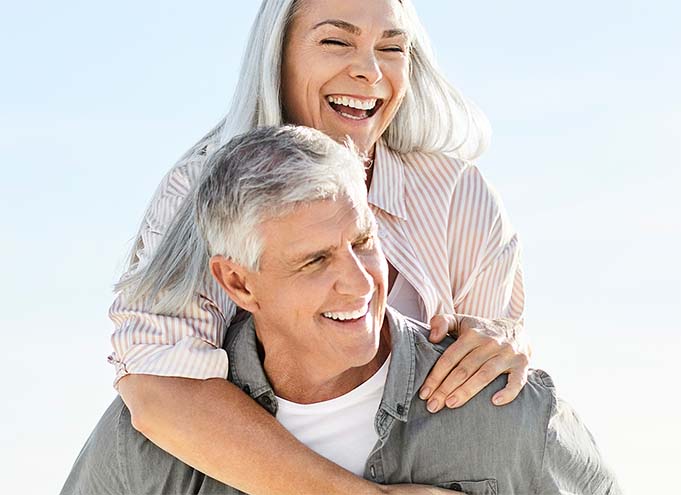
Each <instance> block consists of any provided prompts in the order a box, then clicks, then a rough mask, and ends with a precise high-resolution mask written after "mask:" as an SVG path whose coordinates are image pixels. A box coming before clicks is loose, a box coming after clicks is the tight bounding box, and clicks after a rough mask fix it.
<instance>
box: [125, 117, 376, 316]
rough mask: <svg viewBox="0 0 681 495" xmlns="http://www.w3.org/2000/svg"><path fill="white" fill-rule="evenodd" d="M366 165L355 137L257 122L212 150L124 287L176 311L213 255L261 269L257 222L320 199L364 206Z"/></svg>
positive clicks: (200, 282)
mask: <svg viewBox="0 0 681 495" xmlns="http://www.w3.org/2000/svg"><path fill="white" fill-rule="evenodd" d="M365 178H366V174H365V169H364V164H363V161H362V159H361V158H360V156H359V155H358V154H357V153H356V152H355V151H354V148H353V146H352V143H348V144H347V145H346V146H343V145H340V144H338V143H336V142H335V141H334V140H333V139H331V138H330V137H328V136H326V135H325V134H323V133H322V132H320V131H317V130H314V129H310V128H307V127H295V126H283V127H261V128H258V129H256V130H253V131H250V132H248V133H245V134H242V135H239V136H236V137H234V138H233V139H232V140H230V141H229V142H228V143H227V144H225V145H224V146H222V147H221V148H219V149H218V150H216V151H215V152H214V153H213V154H212V155H211V157H210V158H209V160H208V162H207V163H206V165H205V168H204V169H203V171H202V174H201V178H200V179H199V181H198V182H197V184H196V186H195V187H194V188H193V190H192V192H191V193H190V194H189V195H188V196H187V197H186V198H185V199H184V201H183V203H182V205H181V206H180V208H179V211H178V213H177V215H176V216H175V218H174V220H173V223H172V224H171V226H170V228H169V229H168V232H167V233H166V234H165V236H164V237H163V240H162V241H161V244H160V245H159V246H158V248H157V249H156V250H155V251H154V253H153V255H152V256H151V259H150V260H149V261H148V263H146V264H145V265H144V266H141V267H139V269H138V270H137V271H135V272H133V273H132V274H130V275H129V276H128V278H127V279H126V280H125V281H124V282H123V284H124V285H123V287H122V290H126V291H127V292H128V296H129V298H130V301H131V302H136V303H141V304H142V305H143V306H145V307H147V308H149V309H150V310H152V311H156V312H162V313H170V314H173V313H177V312H179V311H181V310H182V308H184V307H185V306H186V305H187V304H188V303H189V301H190V300H191V299H192V298H193V297H196V293H197V291H198V290H200V289H201V287H202V286H204V284H206V283H210V281H209V280H208V279H209V278H210V274H209V273H208V261H209V259H210V256H213V255H217V254H220V255H223V256H225V257H228V258H231V259H232V260H233V261H235V262H236V263H238V264H240V265H242V266H244V267H245V268H247V269H249V270H253V271H254V270H258V269H259V260H260V256H261V254H262V250H263V242H262V238H261V235H260V232H259V228H258V227H259V225H260V224H261V223H262V222H264V221H267V220H269V219H273V218H277V217H280V216H284V215H286V214H287V213H289V212H291V211H292V210H293V209H294V208H295V207H296V206H299V205H302V204H306V203H311V202H313V201H317V200H324V199H337V198H339V197H347V198H349V199H350V200H351V201H352V202H353V204H362V203H364V204H366V185H365Z"/></svg>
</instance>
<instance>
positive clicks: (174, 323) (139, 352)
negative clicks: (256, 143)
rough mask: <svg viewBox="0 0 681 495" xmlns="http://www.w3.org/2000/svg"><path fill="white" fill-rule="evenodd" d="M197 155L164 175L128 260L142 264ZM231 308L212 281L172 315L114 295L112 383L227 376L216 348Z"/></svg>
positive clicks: (184, 190)
mask: <svg viewBox="0 0 681 495" xmlns="http://www.w3.org/2000/svg"><path fill="white" fill-rule="evenodd" d="M202 158H203V157H194V158H192V159H189V160H186V161H185V162H180V163H178V165H176V166H175V167H174V168H173V169H172V170H171V171H170V172H169V173H168V175H167V176H166V177H165V179H164V180H163V181H162V183H161V185H160V186H159V188H158V190H157V191H156V194H155V195H154V197H153V199H152V201H151V203H150V205H149V207H148V208H147V211H146V213H145V215H144V218H143V221H142V225H141V227H140V231H139V234H138V236H137V240H136V244H135V252H134V257H133V261H134V262H136V263H138V264H141V265H143V264H144V263H145V261H146V260H147V258H148V256H149V255H150V254H151V253H152V252H153V251H154V250H155V249H156V248H157V246H158V245H159V243H160V241H161V239H162V238H163V234H164V233H165V231H166V230H167V228H168V227H169V225H170V224H171V222H172V220H173V217H174V215H175V214H176V212H177V210H178V208H179V206H180V204H181V203H182V201H183V200H184V198H185V197H186V196H187V194H188V193H189V190H190V188H191V182H193V181H194V180H196V177H197V175H198V171H199V170H200V168H201V166H202ZM234 313H235V306H234V304H233V303H232V302H231V300H230V299H229V298H228V297H227V295H226V294H225V292H224V291H223V290H222V289H221V288H220V287H219V286H218V285H217V283H216V282H214V281H213V280H212V279H211V280H210V281H209V282H208V283H207V285H206V286H205V287H202V289H201V290H200V291H199V292H198V293H197V294H196V295H195V296H194V297H193V298H192V301H191V303H190V304H189V305H188V306H187V308H185V310H184V311H183V312H182V313H180V314H179V315H177V316H172V315H164V314H157V313H151V312H149V311H147V310H145V309H143V307H142V305H135V304H132V303H131V302H130V301H128V300H127V298H126V297H125V294H122V293H121V294H118V296H117V297H116V299H115V301H114V302H113V304H112V306H111V308H110V309H109V317H110V318H111V320H112V322H113V323H114V332H113V334H112V336H111V343H112V347H113V352H112V354H111V355H110V356H109V362H110V363H111V364H113V365H114V367H115V369H116V377H115V381H114V386H117V384H118V382H119V380H120V379H121V378H122V377H124V376H125V375H127V374H130V373H132V374H151V375H159V376H178V377H185V378H196V379H207V378H227V374H228V360H227V354H226V352H225V351H224V350H223V349H221V345H222V341H223V338H224V333H225V329H226V324H227V322H229V321H230V320H231V319H232V317H233V315H234Z"/></svg>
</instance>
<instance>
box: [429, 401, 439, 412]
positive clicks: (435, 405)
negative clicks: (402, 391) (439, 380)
mask: <svg viewBox="0 0 681 495" xmlns="http://www.w3.org/2000/svg"><path fill="white" fill-rule="evenodd" d="M439 407H440V404H438V402H437V399H431V400H429V401H428V405H427V406H426V408H427V409H428V411H429V412H432V413H434V412H437V410H438V408H439Z"/></svg>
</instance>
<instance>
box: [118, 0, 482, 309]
mask: <svg viewBox="0 0 681 495" xmlns="http://www.w3.org/2000/svg"><path fill="white" fill-rule="evenodd" d="M302 1H305V0H263V2H262V4H261V5H260V9H259V11H258V14H257V16H256V19H255V22H254V24H253V26H252V28H251V33H250V38H249V41H248V45H247V47H246V51H245V52H244V55H243V59H242V63H241V71H240V73H239V78H238V82H237V85H236V89H235V91H234V95H233V97H232V101H231V105H230V108H229V110H228V112H227V115H226V116H225V117H224V118H223V119H222V120H221V121H220V122H219V123H218V124H217V125H216V126H215V127H214V128H213V129H212V130H211V131H210V132H209V133H208V134H207V135H206V136H204V137H203V138H202V139H201V140H200V141H199V142H198V143H196V144H195V145H194V146H193V147H192V148H191V149H190V150H189V151H188V152H187V153H186V154H185V155H184V157H183V160H187V159H192V158H193V157H195V156H197V155H198V154H199V153H202V152H203V150H205V149H206V146H207V145H208V144H209V143H210V144H217V145H224V144H226V143H227V142H228V141H229V140H230V139H231V138H232V137H234V136H236V135H239V134H243V133H245V132H248V131H249V130H252V129H255V128H258V127H262V126H281V125H283V124H285V123H286V122H285V121H284V115H283V106H282V101H281V67H282V58H283V52H284V43H285V40H286V33H287V31H288V28H289V26H290V24H291V22H292V20H293V19H294V17H295V15H296V13H297V9H298V8H299V7H300V5H301V3H302ZM398 1H399V2H400V3H401V4H402V6H403V8H404V15H405V17H404V19H405V23H406V28H407V30H408V32H409V34H410V49H409V55H410V81H409V82H410V84H409V87H408V89H407V92H406V95H405V98H404V101H403V102H402V105H401V107H400V108H399V110H398V112H397V114H396V116H395V118H394V120H393V121H392V122H391V123H390V125H389V126H388V128H387V130H386V132H385V134H384V136H383V138H384V139H385V141H386V144H387V145H388V147H390V148H391V149H393V150H395V151H397V152H400V153H409V152H412V151H422V152H444V153H449V154H452V155H454V156H456V157H458V158H463V159H473V158H475V157H477V156H479V155H480V154H482V152H483V151H484V150H485V149H486V147H487V145H488V144H489V138H490V134H491V131H490V128H489V123H488V121H487V119H486V118H485V116H484V115H483V114H482V112H480V111H479V110H478V108H477V107H476V106H475V105H473V104H472V103H471V102H470V101H468V100H466V99H465V98H464V97H463V96H462V95H461V94H460V93H459V92H458V91H457V90H456V89H455V88H454V87H453V86H452V85H451V84H449V82H448V81H447V80H446V78H445V77H444V75H443V74H442V73H441V72H440V70H439V68H438V67H437V64H436V63H435V59H434V57H433V54H432V51H431V48H430V43H429V40H428V36H427V34H426V32H425V29H424V28H423V26H422V24H421V22H420V20H419V18H418V16H417V14H416V10H415V9H414V7H413V5H412V2H411V0H398ZM207 265H208V254H207V247H206V245H205V242H204V241H203V239H202V238H201V236H200V235H199V233H198V231H197V228H196V225H195V219H194V217H193V213H192V209H191V208H190V207H189V206H188V203H187V202H185V204H184V205H183V206H182V207H181V208H180V210H179V211H178V213H177V215H176V217H175V220H174V222H173V225H172V227H171V228H170V229H169V230H168V232H166V234H165V236H164V239H163V241H162V242H161V245H160V246H159V247H158V249H157V250H156V251H155V252H154V253H153V255H152V256H151V259H150V260H149V262H148V263H146V264H145V265H144V266H137V260H136V256H135V255H134V253H133V256H132V257H131V263H130V268H129V272H128V274H127V275H126V276H124V277H123V279H122V280H121V281H120V282H119V283H118V284H117V286H116V290H119V291H126V292H127V293H128V296H129V297H130V302H131V303H134V302H139V301H142V300H144V301H147V303H148V302H149V301H152V300H153V301H155V302H154V303H153V306H152V309H153V310H155V311H164V312H169V313H176V312H179V311H181V310H182V308H183V307H184V306H185V305H186V304H187V303H188V302H189V301H190V300H191V298H192V297H195V293H196V290H197V289H198V288H199V287H201V285H202V284H204V283H206V277H207Z"/></svg>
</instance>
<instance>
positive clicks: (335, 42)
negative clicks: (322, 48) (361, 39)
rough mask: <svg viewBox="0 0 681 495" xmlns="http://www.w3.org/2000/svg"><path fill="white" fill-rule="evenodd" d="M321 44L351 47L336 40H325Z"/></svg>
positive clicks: (344, 42)
mask: <svg viewBox="0 0 681 495" xmlns="http://www.w3.org/2000/svg"><path fill="white" fill-rule="evenodd" d="M319 43H320V44H321V45H327V46H350V43H348V42H346V41H343V40H339V39H336V38H325V39H323V40H322V41H320V42H319Z"/></svg>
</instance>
